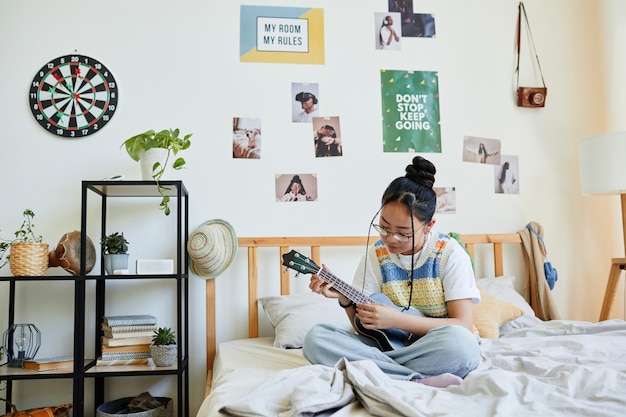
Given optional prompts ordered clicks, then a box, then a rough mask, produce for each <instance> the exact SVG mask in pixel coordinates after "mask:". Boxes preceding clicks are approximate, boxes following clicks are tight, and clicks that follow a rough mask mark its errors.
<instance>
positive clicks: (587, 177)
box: [578, 132, 626, 194]
mask: <svg viewBox="0 0 626 417" xmlns="http://www.w3.org/2000/svg"><path fill="white" fill-rule="evenodd" d="M578 150H579V156H580V184H581V191H582V193H583V194H624V193H626V163H625V160H624V158H625V157H626V132H613V133H605V134H602V135H597V136H590V137H588V138H584V139H581V140H580V143H579V147H578Z"/></svg>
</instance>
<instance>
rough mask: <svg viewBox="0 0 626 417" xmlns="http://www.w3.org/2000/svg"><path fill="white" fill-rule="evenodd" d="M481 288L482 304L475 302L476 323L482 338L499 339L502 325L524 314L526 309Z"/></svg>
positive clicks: (473, 306)
mask: <svg viewBox="0 0 626 417" xmlns="http://www.w3.org/2000/svg"><path fill="white" fill-rule="evenodd" d="M478 289H479V290H480V298H481V301H480V304H473V305H472V308H473V313H474V325H475V326H476V328H477V329H478V333H479V334H480V337H481V338H486V339H497V338H498V337H499V336H500V326H502V325H503V324H505V323H508V322H510V321H511V320H515V319H516V318H518V317H521V316H522V315H523V314H524V310H522V309H521V308H519V307H517V306H516V305H513V304H511V303H509V302H508V301H503V300H499V299H497V298H496V297H494V296H492V295H491V294H489V293H488V292H487V291H485V290H483V289H482V288H480V287H479V288H478Z"/></svg>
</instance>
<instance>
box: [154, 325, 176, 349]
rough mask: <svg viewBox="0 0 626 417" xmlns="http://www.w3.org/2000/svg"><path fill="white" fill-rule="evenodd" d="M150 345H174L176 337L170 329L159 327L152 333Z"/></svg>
mask: <svg viewBox="0 0 626 417" xmlns="http://www.w3.org/2000/svg"><path fill="white" fill-rule="evenodd" d="M152 344H153V345H155V346H167V345H175V344H176V335H175V333H174V331H173V330H172V329H171V328H170V327H159V328H158V329H157V330H155V331H154V335H153V336H152Z"/></svg>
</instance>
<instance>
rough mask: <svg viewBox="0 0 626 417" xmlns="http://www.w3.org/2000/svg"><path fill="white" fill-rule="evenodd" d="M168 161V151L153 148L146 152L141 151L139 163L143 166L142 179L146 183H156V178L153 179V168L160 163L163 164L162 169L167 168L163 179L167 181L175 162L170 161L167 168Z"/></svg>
mask: <svg viewBox="0 0 626 417" xmlns="http://www.w3.org/2000/svg"><path fill="white" fill-rule="evenodd" d="M170 159H171V157H170ZM166 160H167V149H164V148H152V149H148V150H146V151H141V153H140V155H139V163H140V165H141V179H142V180H144V181H154V178H152V167H153V166H154V164H155V163H157V162H159V163H160V164H161V167H163V166H165V171H164V172H163V175H162V176H161V179H162V180H166V179H167V178H168V175H169V172H170V170H171V166H172V163H173V162H174V161H172V160H170V161H168V164H167V166H166V165H165V161H166Z"/></svg>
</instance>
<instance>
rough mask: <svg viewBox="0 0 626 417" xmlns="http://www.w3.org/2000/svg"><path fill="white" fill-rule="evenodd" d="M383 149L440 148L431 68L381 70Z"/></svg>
mask: <svg viewBox="0 0 626 417" xmlns="http://www.w3.org/2000/svg"><path fill="white" fill-rule="evenodd" d="M380 85H381V95H382V97H381V102H382V113H383V117H382V120H383V150H384V152H426V153H440V152H441V126H440V123H439V82H438V78H437V72H434V71H406V70H381V72H380Z"/></svg>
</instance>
